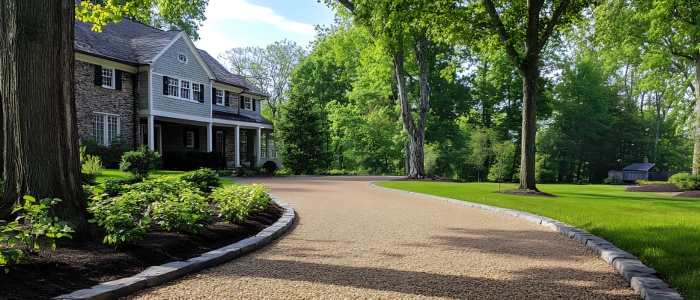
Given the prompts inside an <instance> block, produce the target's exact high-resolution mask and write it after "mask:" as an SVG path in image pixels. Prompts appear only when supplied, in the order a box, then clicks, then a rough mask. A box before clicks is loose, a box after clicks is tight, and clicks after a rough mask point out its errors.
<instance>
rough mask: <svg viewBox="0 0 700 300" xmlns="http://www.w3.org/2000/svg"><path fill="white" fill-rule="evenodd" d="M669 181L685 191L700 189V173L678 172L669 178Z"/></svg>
mask: <svg viewBox="0 0 700 300" xmlns="http://www.w3.org/2000/svg"><path fill="white" fill-rule="evenodd" d="M668 182H669V183H673V184H675V185H677V186H678V188H679V189H681V190H684V191H692V190H700V174H693V175H690V174H688V173H678V174H676V175H673V176H671V178H669V179H668Z"/></svg>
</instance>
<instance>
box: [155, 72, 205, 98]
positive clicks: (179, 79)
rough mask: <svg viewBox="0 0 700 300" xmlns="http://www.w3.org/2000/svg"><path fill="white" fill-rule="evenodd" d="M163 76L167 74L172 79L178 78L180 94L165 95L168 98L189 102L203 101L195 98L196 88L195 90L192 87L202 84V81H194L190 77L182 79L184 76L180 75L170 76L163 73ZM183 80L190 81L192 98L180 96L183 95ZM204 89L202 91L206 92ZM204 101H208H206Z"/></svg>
mask: <svg viewBox="0 0 700 300" xmlns="http://www.w3.org/2000/svg"><path fill="white" fill-rule="evenodd" d="M163 76H167V77H168V78H170V79H177V94H178V96H177V97H176V96H173V95H165V97H166V98H170V99H177V100H182V101H187V102H192V103H201V102H199V100H197V99H194V90H193V88H192V87H193V86H194V85H200V84H202V83H198V82H196V81H192V80H189V79H182V78H180V77H173V76H169V75H163ZM183 80H184V81H187V82H189V83H190V99H188V98H182V97H180V96H181V95H182V90H181V89H182V81H183ZM206 89H207V85H206V84H204V90H206ZM204 90H202V91H201V93H204ZM168 94H169V93H168ZM204 102H206V101H204Z"/></svg>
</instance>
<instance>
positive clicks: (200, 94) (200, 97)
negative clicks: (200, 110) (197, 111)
mask: <svg viewBox="0 0 700 300" xmlns="http://www.w3.org/2000/svg"><path fill="white" fill-rule="evenodd" d="M199 103H204V85H203V84H200V85H199Z"/></svg>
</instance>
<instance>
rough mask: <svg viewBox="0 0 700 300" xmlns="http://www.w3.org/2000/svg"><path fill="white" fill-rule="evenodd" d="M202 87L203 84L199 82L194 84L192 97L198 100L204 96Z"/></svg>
mask: <svg viewBox="0 0 700 300" xmlns="http://www.w3.org/2000/svg"><path fill="white" fill-rule="evenodd" d="M200 88H201V86H200V85H199V84H192V99H193V100H197V99H199V98H200V97H202V96H201V94H202V91H201V89H200Z"/></svg>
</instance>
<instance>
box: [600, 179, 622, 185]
mask: <svg viewBox="0 0 700 300" xmlns="http://www.w3.org/2000/svg"><path fill="white" fill-rule="evenodd" d="M622 183H623V182H622V179H620V178H605V180H603V184H609V185H621V184H622Z"/></svg>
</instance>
